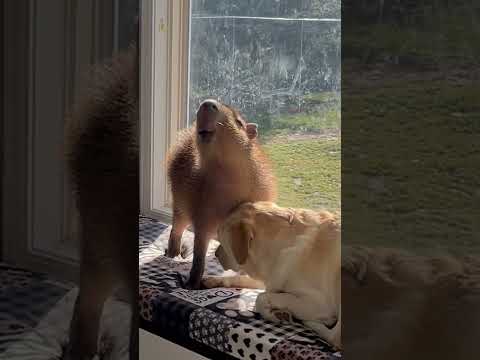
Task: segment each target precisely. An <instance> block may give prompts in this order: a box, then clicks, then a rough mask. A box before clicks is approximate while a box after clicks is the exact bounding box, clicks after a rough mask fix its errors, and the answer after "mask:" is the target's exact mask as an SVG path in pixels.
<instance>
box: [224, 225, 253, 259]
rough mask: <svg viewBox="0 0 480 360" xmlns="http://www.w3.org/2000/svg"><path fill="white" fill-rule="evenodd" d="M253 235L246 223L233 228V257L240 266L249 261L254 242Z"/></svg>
mask: <svg viewBox="0 0 480 360" xmlns="http://www.w3.org/2000/svg"><path fill="white" fill-rule="evenodd" d="M252 238H253V233H252V231H251V227H250V225H248V224H247V223H245V222H243V221H242V222H239V223H238V224H235V225H233V226H232V229H231V244H230V246H231V247H232V252H233V256H234V257H235V260H236V261H237V263H238V264H240V265H243V264H245V262H246V261H247V257H248V249H249V247H250V242H251V241H252Z"/></svg>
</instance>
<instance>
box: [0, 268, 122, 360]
mask: <svg viewBox="0 0 480 360" xmlns="http://www.w3.org/2000/svg"><path fill="white" fill-rule="evenodd" d="M77 295H78V288H76V287H74V285H73V284H71V283H63V282H62V283H60V282H57V281H53V280H51V278H50V277H48V276H47V275H45V274H40V273H36V272H31V271H28V270H24V269H19V268H17V267H13V266H9V265H5V264H1V263H0V360H3V359H6V360H58V359H61V358H62V356H63V351H64V348H65V346H66V344H67V342H68V335H69V328H70V320H71V318H72V313H73V307H74V304H75V300H76V298H77ZM130 313H131V312H130V306H129V305H128V304H126V303H125V302H123V301H121V300H118V299H116V298H115V297H114V296H112V297H111V298H109V299H108V300H107V302H106V304H105V307H104V311H103V314H102V319H101V322H100V340H99V357H98V358H100V359H101V360H127V359H128V344H129V336H128V335H129V334H128V333H129V324H130Z"/></svg>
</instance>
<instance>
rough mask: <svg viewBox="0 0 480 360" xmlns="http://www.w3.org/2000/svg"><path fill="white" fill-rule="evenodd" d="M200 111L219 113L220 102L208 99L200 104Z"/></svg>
mask: <svg viewBox="0 0 480 360" xmlns="http://www.w3.org/2000/svg"><path fill="white" fill-rule="evenodd" d="M199 110H204V111H209V112H213V111H218V102H217V101H216V100H213V99H207V100H205V101H204V102H202V103H201V104H200V108H199Z"/></svg>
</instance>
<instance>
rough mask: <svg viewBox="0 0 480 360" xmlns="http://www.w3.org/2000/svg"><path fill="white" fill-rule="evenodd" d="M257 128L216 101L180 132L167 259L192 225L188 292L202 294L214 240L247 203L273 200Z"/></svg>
mask: <svg viewBox="0 0 480 360" xmlns="http://www.w3.org/2000/svg"><path fill="white" fill-rule="evenodd" d="M256 137H257V127H256V125H255V124H250V123H247V122H246V121H245V120H244V119H243V118H242V116H241V115H240V113H239V112H238V111H236V110H235V109H233V108H232V107H230V106H227V105H224V104H221V103H220V102H217V101H215V100H206V101H204V102H203V103H202V104H201V105H200V107H199V109H198V112H197V119H196V122H195V123H194V125H193V126H192V127H190V128H188V129H186V130H185V131H184V132H183V133H181V135H180V138H179V140H178V141H177V143H176V144H174V146H173V147H172V149H171V151H170V153H169V160H168V177H169V181H170V185H171V190H172V198H173V227H172V231H171V233H170V239H169V243H168V251H167V255H168V256H170V257H175V256H177V255H179V254H180V245H181V236H182V234H183V231H184V230H185V228H186V227H187V226H189V225H190V224H191V225H193V229H194V233H195V237H194V252H193V264H192V269H191V271H190V277H189V279H188V282H187V284H186V287H187V288H194V289H198V288H199V287H200V284H201V278H202V275H203V270H204V265H205V256H206V251H207V248H208V243H209V239H210V238H212V237H215V236H216V231H217V227H218V226H219V225H220V223H221V222H222V221H223V220H224V219H225V218H226V216H227V215H228V213H229V212H230V211H231V210H232V209H233V208H234V207H236V206H237V205H239V204H240V203H243V202H247V201H248V202H255V201H262V200H264V201H274V200H275V199H276V183H275V178H274V176H273V173H272V170H271V166H270V164H269V161H268V159H267V157H266V155H264V153H263V152H262V150H261V149H260V145H259V144H258V142H257V139H256Z"/></svg>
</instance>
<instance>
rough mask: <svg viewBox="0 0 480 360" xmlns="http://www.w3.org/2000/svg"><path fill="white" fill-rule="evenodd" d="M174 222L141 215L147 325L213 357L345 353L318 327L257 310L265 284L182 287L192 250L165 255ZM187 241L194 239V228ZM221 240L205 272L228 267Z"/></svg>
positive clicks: (292, 358)
mask: <svg viewBox="0 0 480 360" xmlns="http://www.w3.org/2000/svg"><path fill="white" fill-rule="evenodd" d="M169 234H170V227H168V226H166V225H164V224H162V223H160V222H157V221H155V220H152V219H148V218H141V219H140V244H139V247H140V248H139V251H140V255H139V265H140V281H139V292H140V315H141V319H142V327H143V328H144V329H146V330H148V331H150V332H152V333H156V334H158V335H160V336H163V337H167V338H168V339H169V340H171V341H174V342H176V343H178V344H180V345H182V346H186V347H189V348H191V349H193V350H195V351H197V352H199V353H201V354H202V353H203V355H205V356H207V357H209V358H218V359H228V358H236V359H252V360H255V359H262V360H263V359H273V360H280V359H289V360H307V359H339V358H341V354H340V353H339V352H333V351H332V349H331V348H330V347H329V345H328V344H326V343H324V342H323V341H322V340H321V339H320V338H318V336H316V334H315V333H314V332H312V331H311V330H309V329H307V328H305V327H303V326H302V325H301V324H299V323H281V324H275V323H272V322H269V321H266V320H264V319H263V318H262V317H261V316H260V314H258V313H256V312H255V311H254V306H255V299H256V297H257V295H258V294H259V293H260V292H261V290H253V289H227V288H217V289H206V290H196V291H189V290H186V289H184V288H182V284H184V283H185V280H186V279H187V277H188V274H189V271H190V267H191V261H192V255H191V251H190V252H189V253H190V255H189V256H187V257H186V258H180V257H179V258H175V259H170V258H167V257H165V256H164V253H165V250H166V248H167V243H168V237H169ZM182 241H183V242H184V243H187V244H189V245H192V244H193V234H192V233H190V232H188V231H187V232H185V234H184V236H183V239H182ZM216 247H218V242H216V241H212V242H211V244H210V246H209V250H208V254H207V266H206V269H205V275H220V274H222V273H223V272H224V270H223V268H222V266H221V265H220V263H219V262H218V260H217V258H216V257H215V254H214V253H215V250H216Z"/></svg>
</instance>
